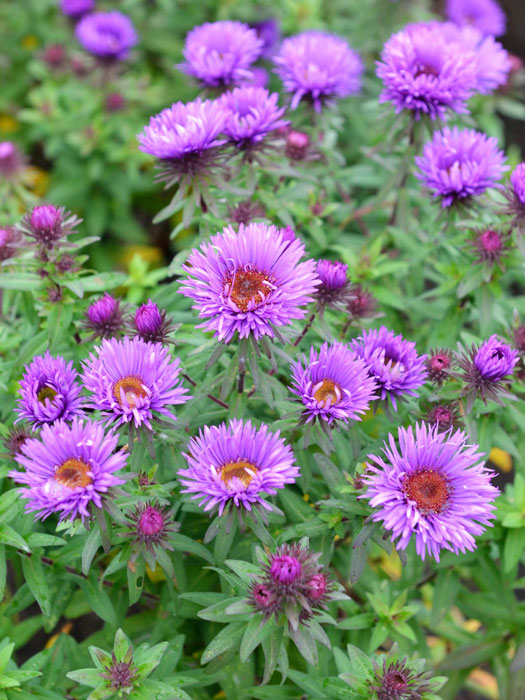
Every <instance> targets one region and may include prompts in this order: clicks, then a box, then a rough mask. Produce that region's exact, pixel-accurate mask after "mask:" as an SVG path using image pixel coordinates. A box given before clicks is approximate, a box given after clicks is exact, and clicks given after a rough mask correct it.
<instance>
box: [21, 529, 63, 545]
mask: <svg viewBox="0 0 525 700" xmlns="http://www.w3.org/2000/svg"><path fill="white" fill-rule="evenodd" d="M27 543H28V544H29V545H30V546H31V547H61V546H62V545H65V544H66V541H65V540H63V539H62V538H61V537H57V536H56V535H48V534H47V533H45V532H32V533H31V534H30V535H29V537H28V538H27Z"/></svg>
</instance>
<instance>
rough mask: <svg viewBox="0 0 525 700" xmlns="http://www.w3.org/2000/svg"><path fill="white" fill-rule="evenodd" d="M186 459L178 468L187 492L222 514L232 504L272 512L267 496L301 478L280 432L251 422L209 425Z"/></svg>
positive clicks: (190, 448) (210, 509)
mask: <svg viewBox="0 0 525 700" xmlns="http://www.w3.org/2000/svg"><path fill="white" fill-rule="evenodd" d="M184 457H185V459H186V461H187V462H188V468H187V469H180V470H179V472H178V478H179V481H180V482H181V484H182V485H183V486H184V489H183V493H189V494H192V496H191V499H192V500H200V505H203V506H204V510H205V511H206V512H207V511H212V510H214V509H218V513H219V515H222V514H223V512H224V511H225V509H227V508H228V507H230V506H232V507H235V508H238V509H246V510H247V511H251V510H252V509H253V508H259V507H262V508H265V509H266V510H271V509H272V506H271V505H270V504H269V503H268V502H267V501H266V500H265V497H267V496H273V495H275V494H276V493H277V491H278V490H279V489H282V488H283V487H284V486H285V485H286V484H293V483H294V481H295V479H296V478H297V477H298V476H299V468H298V467H297V465H296V463H295V458H294V454H293V452H292V449H291V448H290V446H289V445H287V444H286V443H285V441H284V440H283V439H282V438H281V437H280V435H279V432H276V433H273V432H271V431H270V430H268V426H266V425H264V424H263V425H261V427H260V428H256V427H255V426H253V425H252V423H251V422H250V421H245V422H243V421H241V420H232V421H230V423H229V424H228V425H226V423H221V425H219V426H211V427H210V426H207V427H205V428H204V429H203V430H201V431H200V432H199V436H198V437H194V438H192V439H191V440H190V442H189V445H188V452H187V453H186V454H185V455H184Z"/></svg>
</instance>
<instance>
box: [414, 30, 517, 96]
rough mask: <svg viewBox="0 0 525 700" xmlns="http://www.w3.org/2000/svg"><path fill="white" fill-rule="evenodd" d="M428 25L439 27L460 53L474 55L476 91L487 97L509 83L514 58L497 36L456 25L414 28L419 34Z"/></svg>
mask: <svg viewBox="0 0 525 700" xmlns="http://www.w3.org/2000/svg"><path fill="white" fill-rule="evenodd" d="M426 26H432V27H434V28H436V29H437V30H438V31H440V32H441V33H442V34H443V37H444V38H445V39H446V41H447V42H449V43H453V44H456V45H457V47H458V49H459V50H460V51H462V52H465V53H466V54H468V55H470V54H471V53H472V54H474V59H475V73H476V75H475V81H474V82H475V89H476V90H477V91H478V92H480V93H481V94H482V95H487V94H489V93H491V92H493V91H494V90H496V89H497V88H498V87H500V86H502V85H505V84H506V83H507V80H508V76H509V72H510V70H511V67H512V63H511V60H510V56H509V54H508V53H507V51H506V50H505V49H504V48H503V46H502V45H501V44H500V43H499V41H496V40H495V39H494V37H493V36H483V34H482V33H481V32H480V31H478V30H477V29H475V28H474V27H458V26H457V25H455V24H453V23H452V22H429V23H428V24H419V25H414V27H415V28H416V31H420V28H421V27H426Z"/></svg>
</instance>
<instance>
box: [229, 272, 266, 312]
mask: <svg viewBox="0 0 525 700" xmlns="http://www.w3.org/2000/svg"><path fill="white" fill-rule="evenodd" d="M269 282H270V278H269V277H268V275H265V274H264V272H259V270H237V272H235V273H234V274H233V275H232V276H231V277H229V278H228V279H227V280H226V284H227V285H228V287H229V289H230V299H231V300H232V301H233V302H234V303H235V305H236V306H238V307H239V309H240V310H241V311H248V306H249V305H250V302H252V301H253V302H255V303H258V302H261V301H263V300H264V299H265V298H266V297H267V296H268V294H269V293H270V292H271V291H272V290H271V286H270V284H269Z"/></svg>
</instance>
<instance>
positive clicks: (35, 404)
mask: <svg viewBox="0 0 525 700" xmlns="http://www.w3.org/2000/svg"><path fill="white" fill-rule="evenodd" d="M77 376H78V375H77V372H76V370H74V369H73V363H72V362H68V363H66V361H65V360H64V358H63V357H52V356H51V355H50V354H49V350H47V351H46V353H45V355H38V356H37V357H35V358H33V361H32V362H31V364H29V365H26V367H25V373H24V376H23V377H22V379H21V381H20V390H19V397H18V399H17V405H18V407H17V408H16V409H15V411H16V412H17V413H18V415H19V418H18V420H17V422H18V421H19V420H22V419H24V420H27V421H29V423H31V424H32V425H33V429H35V428H37V427H40V426H41V425H44V424H45V423H54V422H55V421H56V420H64V421H67V420H71V419H72V418H73V417H74V416H81V415H83V413H84V412H83V410H82V405H83V400H82V398H81V397H80V390H81V387H80V384H79V383H78V382H77V381H76V380H77Z"/></svg>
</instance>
